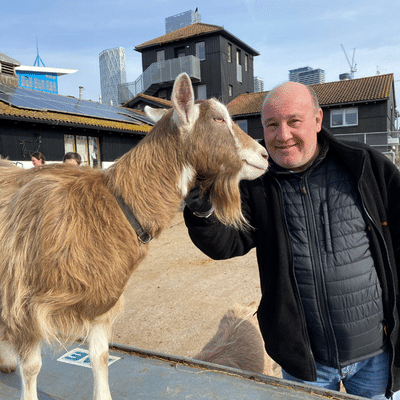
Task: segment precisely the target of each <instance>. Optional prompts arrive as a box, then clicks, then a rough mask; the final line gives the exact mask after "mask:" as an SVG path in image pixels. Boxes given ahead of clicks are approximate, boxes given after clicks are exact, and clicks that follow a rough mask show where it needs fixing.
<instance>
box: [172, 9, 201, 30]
mask: <svg viewBox="0 0 400 400" xmlns="http://www.w3.org/2000/svg"><path fill="white" fill-rule="evenodd" d="M196 22H201V17H200V15H199V13H198V11H197V8H196V11H192V10H189V11H185V12H182V13H180V14H176V15H172V16H171V17H167V18H165V33H169V32H172V31H176V30H177V29H180V28H183V27H184V26H188V25H191V24H195V23H196Z"/></svg>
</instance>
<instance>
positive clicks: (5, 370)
mask: <svg viewBox="0 0 400 400" xmlns="http://www.w3.org/2000/svg"><path fill="white" fill-rule="evenodd" d="M16 370H17V367H0V372H1V373H3V374H11V373H13V372H15V371H16Z"/></svg>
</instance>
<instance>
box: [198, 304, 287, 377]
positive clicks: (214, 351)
mask: <svg viewBox="0 0 400 400" xmlns="http://www.w3.org/2000/svg"><path fill="white" fill-rule="evenodd" d="M256 311H257V307H256V302H252V303H251V304H250V305H249V306H248V307H242V306H236V307H234V308H233V309H231V310H229V311H228V312H227V313H226V314H225V315H224V316H223V317H222V319H221V321H220V323H219V327H218V330H217V333H216V334H215V335H214V337H213V338H212V339H211V340H210V341H209V342H208V343H207V344H206V345H205V346H204V347H203V349H202V350H201V351H200V353H198V354H197V355H195V356H194V357H193V358H195V359H196V360H201V361H207V362H210V363H213V364H219V365H224V366H226V367H231V368H237V369H243V370H246V371H250V372H256V373H258V374H264V375H269V376H274V377H276V378H281V377H282V372H281V368H280V366H279V365H278V364H277V363H276V362H275V361H273V360H272V359H271V358H270V357H269V356H268V354H267V353H266V351H265V348H264V341H263V338H262V336H261V332H260V328H259V326H258V321H257V317H256Z"/></svg>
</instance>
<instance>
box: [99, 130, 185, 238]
mask: <svg viewBox="0 0 400 400" xmlns="http://www.w3.org/2000/svg"><path fill="white" fill-rule="evenodd" d="M147 139H148V138H145V139H143V140H142V142H140V143H139V144H138V145H137V146H136V147H135V148H134V149H132V150H131V151H129V152H128V153H126V154H125V155H124V156H122V157H121V158H120V159H119V160H117V161H116V163H115V164H114V165H113V166H111V167H110V168H109V169H108V170H107V171H106V177H107V183H108V186H109V188H110V190H111V191H112V192H113V193H114V194H116V195H119V196H121V197H122V198H123V200H124V201H125V203H126V204H127V205H128V206H129V207H130V208H131V209H132V211H133V213H134V214H135V216H136V218H137V219H138V221H139V222H140V224H141V225H142V226H143V228H144V229H145V230H146V231H147V232H148V233H150V234H151V235H152V236H154V237H155V236H157V235H158V234H159V233H160V232H161V230H162V229H164V228H165V227H167V226H168V225H169V223H170V222H171V220H172V218H173V217H174V215H175V214H176V212H177V211H178V209H179V206H180V204H181V201H182V195H181V193H180V191H179V182H180V180H181V175H182V170H183V160H182V158H181V157H180V154H179V153H180V152H179V146H176V145H175V146H174V145H173V143H169V142H168V141H167V142H166V141H165V140H147Z"/></svg>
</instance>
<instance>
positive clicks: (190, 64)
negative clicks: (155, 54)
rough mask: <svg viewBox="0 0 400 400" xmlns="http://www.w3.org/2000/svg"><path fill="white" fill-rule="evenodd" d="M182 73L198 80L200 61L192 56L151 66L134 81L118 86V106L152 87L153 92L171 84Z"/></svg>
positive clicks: (199, 76)
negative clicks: (163, 85)
mask: <svg viewBox="0 0 400 400" xmlns="http://www.w3.org/2000/svg"><path fill="white" fill-rule="evenodd" d="M182 72H186V73H187V74H188V75H189V76H190V77H191V78H194V79H197V80H200V78H201V74H200V59H199V58H197V57H194V56H185V57H178V58H173V59H171V60H164V61H159V62H155V63H153V64H151V65H150V66H149V68H147V69H146V71H144V72H143V74H142V75H140V76H139V78H137V79H136V81H134V82H128V83H121V84H119V85H118V101H119V103H120V104H124V103H126V102H127V101H129V100H130V99H132V98H134V97H135V96H137V95H138V94H139V93H144V92H146V91H147V90H148V89H149V88H150V87H152V86H153V85H156V89H155V90H157V89H158V88H159V86H157V85H161V84H163V83H169V82H173V81H174V80H175V78H176V77H177V76H178V75H179V74H180V73H182ZM155 90H154V92H155ZM147 94H150V95H151V94H153V93H147Z"/></svg>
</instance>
